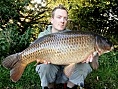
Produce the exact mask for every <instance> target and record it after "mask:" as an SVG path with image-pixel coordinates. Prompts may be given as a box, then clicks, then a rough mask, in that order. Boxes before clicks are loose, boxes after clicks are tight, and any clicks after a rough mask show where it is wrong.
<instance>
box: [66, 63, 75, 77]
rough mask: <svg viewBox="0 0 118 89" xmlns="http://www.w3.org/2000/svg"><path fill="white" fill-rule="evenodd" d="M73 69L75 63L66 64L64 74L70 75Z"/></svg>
mask: <svg viewBox="0 0 118 89" xmlns="http://www.w3.org/2000/svg"><path fill="white" fill-rule="evenodd" d="M74 69H75V63H71V64H70V65H68V66H66V67H65V68H64V74H65V75H66V76H67V77H70V76H71V75H72V73H73V71H74Z"/></svg>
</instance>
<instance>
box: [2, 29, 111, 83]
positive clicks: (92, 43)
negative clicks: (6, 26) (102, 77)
mask: <svg viewBox="0 0 118 89" xmlns="http://www.w3.org/2000/svg"><path fill="white" fill-rule="evenodd" d="M111 49H112V44H111V42H109V41H108V40H106V38H104V37H102V36H100V35H97V34H93V33H90V32H80V31H67V32H63V33H53V34H48V35H45V36H43V37H41V38H38V39H37V40H36V41H34V42H33V43H32V44H31V45H30V46H29V47H28V48H26V49H25V50H23V51H22V52H19V53H16V54H13V55H10V56H8V57H6V58H5V59H4V60H3V62H2V65H3V66H4V67H6V68H8V69H11V70H10V78H11V79H12V81H14V82H16V81H18V80H19V79H20V77H21V76H22V73H23V72H24V69H25V67H26V66H27V65H28V64H30V63H31V62H34V61H37V62H38V63H43V62H44V60H45V61H47V62H50V63H52V64H56V65H67V67H66V68H64V70H65V74H66V75H68V74H67V73H68V72H67V71H68V69H72V68H73V67H72V66H70V65H73V64H76V63H80V62H83V61H84V60H87V58H88V57H89V56H90V55H94V53H96V54H99V56H100V55H102V54H104V53H106V52H108V51H111ZM96 58H97V57H96ZM94 60H95V61H93V62H92V63H93V64H94V66H93V67H94V68H97V67H98V64H97V62H96V59H94ZM68 67H69V68H68ZM70 67H72V68H70ZM69 74H71V73H69Z"/></svg>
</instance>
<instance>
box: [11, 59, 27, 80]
mask: <svg viewBox="0 0 118 89" xmlns="http://www.w3.org/2000/svg"><path fill="white" fill-rule="evenodd" d="M25 68H26V65H24V64H23V63H21V61H20V62H18V63H16V64H15V66H14V67H13V69H11V70H10V79H11V80H12V81H13V82H17V81H18V80H19V79H20V78H21V76H22V74H23V72H24V70H25Z"/></svg>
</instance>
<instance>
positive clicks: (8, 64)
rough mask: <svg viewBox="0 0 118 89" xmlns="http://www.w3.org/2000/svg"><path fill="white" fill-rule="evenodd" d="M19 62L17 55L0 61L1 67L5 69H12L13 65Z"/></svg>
mask: <svg viewBox="0 0 118 89" xmlns="http://www.w3.org/2000/svg"><path fill="white" fill-rule="evenodd" d="M18 61H19V55H18V53H16V54H13V55H10V56H8V57H6V58H5V59H4V60H3V61H2V65H3V66H4V67H5V68H7V69H12V68H13V67H14V65H15V64H16V63H17V62H18Z"/></svg>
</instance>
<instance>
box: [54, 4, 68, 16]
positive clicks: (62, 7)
mask: <svg viewBox="0 0 118 89" xmlns="http://www.w3.org/2000/svg"><path fill="white" fill-rule="evenodd" d="M57 9H62V10H65V11H66V12H67V14H68V10H67V9H66V8H65V7H64V6H63V5H61V4H59V6H57V7H55V8H54V9H53V10H52V17H54V14H55V11H56V10H57Z"/></svg>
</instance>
